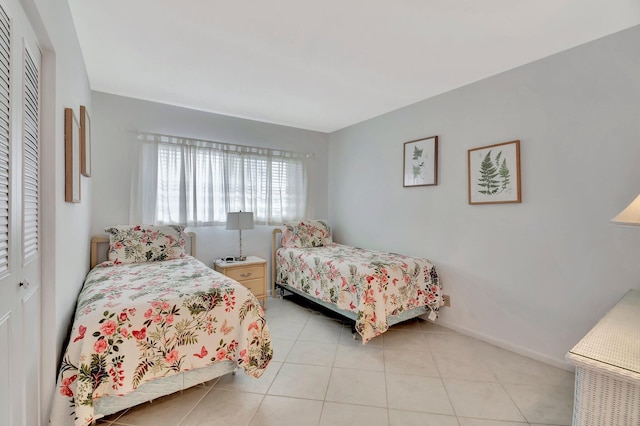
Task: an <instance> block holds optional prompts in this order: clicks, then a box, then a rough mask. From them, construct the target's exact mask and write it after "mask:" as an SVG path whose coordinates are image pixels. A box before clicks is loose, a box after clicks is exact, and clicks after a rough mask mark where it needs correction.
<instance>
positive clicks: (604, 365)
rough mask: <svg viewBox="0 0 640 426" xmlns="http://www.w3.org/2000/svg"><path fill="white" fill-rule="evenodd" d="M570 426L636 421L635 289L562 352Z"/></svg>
mask: <svg viewBox="0 0 640 426" xmlns="http://www.w3.org/2000/svg"><path fill="white" fill-rule="evenodd" d="M567 359H569V360H570V361H571V362H573V363H574V364H575V365H576V388H575V401H574V408H573V425H574V426H627V425H628V426H638V425H640V290H630V291H629V292H627V294H625V296H624V297H623V298H622V299H621V300H620V301H619V302H618V303H617V304H616V305H615V306H614V307H613V308H612V309H611V310H610V311H609V313H607V315H605V316H604V317H603V318H602V319H601V320H600V321H599V322H598V324H596V326H595V327H593V328H592V329H591V331H589V333H587V335H586V336H584V337H583V338H582V340H580V342H578V344H577V345H575V346H574V347H573V349H571V350H570V351H569V353H567Z"/></svg>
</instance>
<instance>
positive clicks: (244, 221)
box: [227, 211, 253, 230]
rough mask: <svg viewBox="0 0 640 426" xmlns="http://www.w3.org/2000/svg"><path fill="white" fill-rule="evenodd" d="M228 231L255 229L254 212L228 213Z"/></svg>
mask: <svg viewBox="0 0 640 426" xmlns="http://www.w3.org/2000/svg"><path fill="white" fill-rule="evenodd" d="M227 229H231V230H239V229H240V230H242V229H253V212H243V211H240V212H228V213H227Z"/></svg>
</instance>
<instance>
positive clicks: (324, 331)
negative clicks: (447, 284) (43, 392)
mask: <svg viewBox="0 0 640 426" xmlns="http://www.w3.org/2000/svg"><path fill="white" fill-rule="evenodd" d="M268 302H269V306H268V310H267V318H268V322H269V327H270V329H271V335H272V341H273V346H274V359H273V361H272V362H271V364H270V365H269V367H268V368H267V370H266V372H265V374H264V375H263V376H262V377H261V378H260V379H254V378H250V377H248V376H245V375H244V373H242V372H241V371H238V372H237V374H235V375H227V376H223V377H221V378H219V379H216V380H213V381H211V382H207V383H205V384H203V385H199V386H196V387H194V388H191V389H189V390H186V391H184V392H181V393H178V394H175V395H171V396H167V397H164V398H161V399H158V400H156V401H153V402H151V403H147V404H142V405H140V406H137V407H134V408H131V409H129V410H127V411H124V412H121V413H116V414H114V415H112V416H109V417H108V418H106V419H103V420H101V421H99V422H98V424H99V425H101V426H104V425H114V426H116V425H129V426H147V425H153V426H162V425H167V426H178V425H180V426H191V425H202V426H205V425H206V426H214V425H224V426H230V425H232V426H235V425H237V426H270V425H277V426H287V425H291V426H305V425H309V426H342V425H348V426H358V425H367V426H378V425H380V426H414V425H415V426H418V425H420V426H524V425H532V426H533V425H535V426H541V425H570V424H571V416H572V408H573V384H574V375H573V374H572V373H570V372H568V371H565V370H561V369H558V368H555V367H551V366H549V365H546V364H543V363H540V362H537V361H534V360H531V359H529V358H525V357H523V356H520V355H517V354H514V353H513V352H509V351H506V350H503V349H500V348H497V347H495V346H492V345H490V344H487V343H484V342H482V341H479V340H476V339H473V338H471V337H467V336H464V335H462V334H459V333H456V332H454V331H451V330H449V329H446V328H443V327H441V326H438V325H435V324H433V323H429V322H426V321H422V320H414V321H410V322H408V323H405V324H401V325H398V326H394V327H392V329H391V330H389V331H388V332H387V333H385V334H383V335H382V336H380V337H377V338H375V339H373V340H372V341H371V342H369V343H368V344H367V345H364V346H363V345H362V343H361V341H356V340H353V338H352V336H351V331H350V327H349V326H348V325H345V324H343V323H342V322H341V321H339V320H337V319H334V318H330V317H328V316H325V315H323V314H322V313H319V312H317V311H315V310H312V309H308V308H305V307H303V306H300V305H298V304H296V303H294V302H292V301H290V300H287V299H273V298H270V299H269V301H268Z"/></svg>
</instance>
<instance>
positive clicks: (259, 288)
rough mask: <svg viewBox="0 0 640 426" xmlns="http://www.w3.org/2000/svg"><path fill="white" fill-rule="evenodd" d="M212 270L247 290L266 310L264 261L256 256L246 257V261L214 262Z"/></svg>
mask: <svg viewBox="0 0 640 426" xmlns="http://www.w3.org/2000/svg"><path fill="white" fill-rule="evenodd" d="M214 269H215V270H216V271H218V272H220V273H223V274H225V275H226V276H228V277H229V278H233V279H234V280H236V281H238V282H239V283H240V284H242V285H243V286H245V287H246V288H248V289H249V290H250V291H251V292H252V293H253V294H254V295H255V296H256V298H257V299H258V300H260V301H262V306H263V307H264V309H267V261H266V260H264V259H261V258H259V257H257V256H247V259H246V260H243V261H234V262H225V261H223V260H216V262H215V265H214Z"/></svg>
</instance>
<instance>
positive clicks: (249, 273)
mask: <svg viewBox="0 0 640 426" xmlns="http://www.w3.org/2000/svg"><path fill="white" fill-rule="evenodd" d="M251 275H253V273H252V272H247V273H245V274H240V276H241V277H242V278H247V277H250V276H251Z"/></svg>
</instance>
